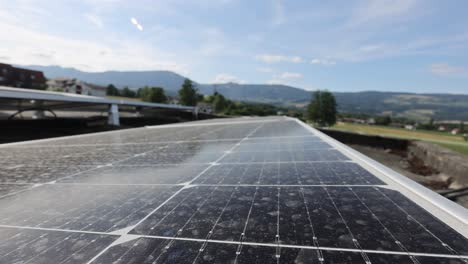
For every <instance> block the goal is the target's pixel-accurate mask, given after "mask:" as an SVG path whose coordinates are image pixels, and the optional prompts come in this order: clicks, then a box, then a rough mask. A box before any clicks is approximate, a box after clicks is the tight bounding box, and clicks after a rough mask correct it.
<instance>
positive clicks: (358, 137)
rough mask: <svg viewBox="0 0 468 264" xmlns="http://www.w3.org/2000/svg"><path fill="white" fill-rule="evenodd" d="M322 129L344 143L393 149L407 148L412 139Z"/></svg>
mask: <svg viewBox="0 0 468 264" xmlns="http://www.w3.org/2000/svg"><path fill="white" fill-rule="evenodd" d="M320 131H322V132H323V133H325V134H327V135H329V136H330V137H332V138H334V139H336V140H338V141H340V142H341V143H344V144H355V145H362V146H369V147H374V148H383V149H392V150H406V149H407V148H408V145H409V143H410V141H409V140H406V139H398V138H389V137H381V136H369V135H362V134H357V133H351V132H344V131H338V130H331V129H320Z"/></svg>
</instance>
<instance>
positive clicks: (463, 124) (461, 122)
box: [460, 121, 465, 132]
mask: <svg viewBox="0 0 468 264" xmlns="http://www.w3.org/2000/svg"><path fill="white" fill-rule="evenodd" d="M460 132H465V123H464V122H463V121H460Z"/></svg>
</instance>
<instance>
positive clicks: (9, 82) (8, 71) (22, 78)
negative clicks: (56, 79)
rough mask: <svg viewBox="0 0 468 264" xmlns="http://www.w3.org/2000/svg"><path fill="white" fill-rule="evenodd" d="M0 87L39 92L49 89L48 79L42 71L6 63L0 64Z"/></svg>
mask: <svg viewBox="0 0 468 264" xmlns="http://www.w3.org/2000/svg"><path fill="white" fill-rule="evenodd" d="M0 85H3V86H10V87H17V88H29V89H37V90H45V89H46V87H47V86H46V78H45V77H44V74H43V73H42V72H41V71H34V70H29V69H23V68H18V67H14V66H12V65H10V64H5V63H0Z"/></svg>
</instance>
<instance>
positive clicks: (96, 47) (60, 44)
mask: <svg viewBox="0 0 468 264" xmlns="http://www.w3.org/2000/svg"><path fill="white" fill-rule="evenodd" d="M0 32H10V33H9V34H8V35H0V42H1V43H2V46H1V47H0V57H5V56H7V57H9V58H11V59H10V60H9V62H10V63H16V64H36V65H61V66H64V67H74V68H78V69H80V70H85V71H104V70H157V69H159V70H170V71H175V72H179V73H182V74H186V73H187V72H188V70H187V65H186V64H179V63H177V62H175V61H172V60H170V59H167V57H166V54H165V53H164V52H161V51H159V50H157V49H155V48H154V47H153V46H148V45H145V44H143V43H140V42H135V41H131V40H124V41H115V42H113V41H111V40H109V41H108V42H109V44H108V45H106V44H102V43H98V42H95V41H92V40H83V39H78V38H75V39H71V38H68V37H60V36H56V35H52V34H48V33H43V32H41V31H39V30H35V29H29V28H25V27H23V26H22V25H21V24H17V23H9V22H8V21H7V20H2V19H0Z"/></svg>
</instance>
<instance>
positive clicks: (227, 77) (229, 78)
mask: <svg viewBox="0 0 468 264" xmlns="http://www.w3.org/2000/svg"><path fill="white" fill-rule="evenodd" d="M213 83H240V84H242V83H245V81H244V80H241V79H239V78H237V77H236V76H234V75H231V74H228V73H220V74H218V75H216V77H215V79H214V80H213Z"/></svg>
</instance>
